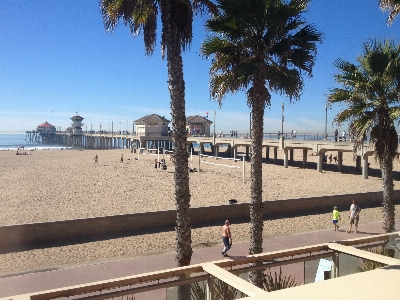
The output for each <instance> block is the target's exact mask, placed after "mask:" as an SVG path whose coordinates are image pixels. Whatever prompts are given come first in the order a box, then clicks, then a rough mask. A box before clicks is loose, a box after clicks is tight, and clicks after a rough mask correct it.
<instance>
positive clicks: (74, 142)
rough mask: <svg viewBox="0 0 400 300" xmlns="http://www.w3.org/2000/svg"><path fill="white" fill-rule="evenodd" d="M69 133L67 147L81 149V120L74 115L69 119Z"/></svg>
mask: <svg viewBox="0 0 400 300" xmlns="http://www.w3.org/2000/svg"><path fill="white" fill-rule="evenodd" d="M71 120H72V124H71V132H70V135H69V143H68V144H69V145H70V146H73V147H82V146H83V130H82V126H83V125H84V124H83V123H82V120H83V118H82V117H81V116H79V115H78V113H76V115H75V116H73V117H71Z"/></svg>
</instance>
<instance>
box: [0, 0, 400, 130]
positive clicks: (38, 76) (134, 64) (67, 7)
mask: <svg viewBox="0 0 400 300" xmlns="http://www.w3.org/2000/svg"><path fill="white" fill-rule="evenodd" d="M377 2H378V1H377V0H362V1H361V0H358V1H354V0H313V1H311V4H310V7H309V10H308V12H307V13H306V14H305V15H304V16H305V18H306V20H307V22H309V23H313V24H314V25H315V26H316V27H317V28H318V29H319V30H320V31H321V32H323V33H324V42H323V43H322V44H319V45H318V56H317V59H316V64H315V67H314V70H313V77H312V78H311V79H306V80H305V87H304V91H303V94H302V96H301V99H300V101H298V102H296V103H293V104H291V103H289V101H288V99H286V98H285V97H281V96H279V95H276V94H273V95H272V105H271V107H270V108H269V109H267V110H266V114H265V118H264V121H265V123H264V132H277V131H278V130H280V128H281V113H282V108H281V107H282V102H285V123H284V131H285V132H286V131H290V130H292V129H294V130H297V132H298V133H299V134H300V133H323V132H324V128H325V101H326V97H325V96H324V94H326V92H327V91H328V90H329V89H330V88H332V87H334V86H335V82H334V80H333V74H334V73H335V72H336V69H335V68H334V67H333V62H334V61H335V59H337V58H339V57H340V58H343V59H346V60H349V61H351V62H355V59H356V57H357V55H359V54H360V53H361V50H362V45H363V42H364V41H365V40H367V39H371V38H373V39H374V38H378V39H387V38H389V39H394V40H395V41H396V43H399V42H400V20H396V21H395V22H394V24H393V25H392V26H391V27H388V26H387V25H386V18H387V13H383V12H381V11H380V10H379V8H378V5H377ZM204 20H205V19H204V17H203V19H201V18H200V17H197V18H196V19H195V22H194V39H193V42H192V45H191V48H190V50H189V51H187V52H186V53H185V54H184V56H183V62H184V76H185V83H186V115H188V116H189V115H197V114H198V115H203V116H204V115H205V113H206V112H207V111H208V112H209V115H210V119H211V120H212V121H213V119H214V116H213V115H214V110H215V111H216V130H217V131H220V130H222V131H224V132H228V131H230V130H237V131H238V132H239V133H247V132H248V131H249V112H250V109H249V108H248V107H247V104H246V97H245V94H244V93H243V92H241V93H238V94H236V95H227V97H226V98H225V100H224V103H223V106H222V107H221V108H220V107H219V105H218V104H217V103H216V102H215V101H214V100H212V99H210V94H209V73H208V72H209V67H210V61H208V60H206V59H203V58H202V57H200V55H199V48H200V44H201V42H202V40H203V39H204V37H205V36H206V33H205V31H204V26H203V23H204ZM159 29H161V25H159ZM159 41H160V40H159V39H158V41H157V46H156V48H155V52H154V54H153V55H152V56H151V57H147V56H145V50H144V46H143V39H142V37H141V36H138V37H133V36H132V35H130V33H129V30H128V29H127V28H126V27H125V26H124V25H123V24H121V25H119V27H117V29H116V30H115V31H114V32H113V33H110V32H106V31H105V30H104V26H103V22H102V18H101V13H100V9H99V1H97V0H71V1H62V0H31V1H24V0H1V1H0V133H5V132H16V131H22V132H25V131H26V130H33V129H35V128H36V126H37V125H39V124H41V123H43V122H44V121H48V122H49V123H51V124H53V125H54V126H57V127H59V126H61V129H65V128H66V127H68V126H69V125H70V124H71V120H70V119H69V118H70V117H72V116H73V115H75V112H79V114H80V115H81V116H82V117H84V121H83V122H84V123H85V125H86V126H87V129H88V130H89V129H90V128H91V127H93V129H94V130H99V128H100V123H101V124H102V128H103V129H105V130H108V128H109V127H110V126H111V123H112V122H113V123H114V130H119V129H120V128H121V129H122V130H125V129H127V128H128V130H131V128H132V122H133V121H134V120H136V119H139V118H140V117H143V116H145V115H147V114H151V113H156V114H159V115H161V116H165V117H166V118H167V119H171V118H170V105H169V103H170V102H169V101H170V99H169V92H168V87H167V68H166V60H162V59H161V49H160V43H159ZM338 111H339V107H338V106H337V107H336V106H335V107H332V108H331V109H329V110H328V133H332V132H333V130H334V128H333V127H332V121H333V117H334V115H335V114H336V113H337V112H338ZM341 129H343V127H342V128H341Z"/></svg>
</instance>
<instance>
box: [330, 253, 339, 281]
mask: <svg viewBox="0 0 400 300" xmlns="http://www.w3.org/2000/svg"><path fill="white" fill-rule="evenodd" d="M331 272H332V273H331V278H336V277H339V252H335V253H334V254H333V255H332V269H331Z"/></svg>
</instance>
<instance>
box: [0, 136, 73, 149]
mask: <svg viewBox="0 0 400 300" xmlns="http://www.w3.org/2000/svg"><path fill="white" fill-rule="evenodd" d="M21 147H23V148H24V150H44V149H46V150H61V149H69V148H71V147H66V146H65V145H63V144H54V143H51V144H50V143H49V144H45V143H42V142H40V141H29V137H28V136H27V135H26V134H25V133H10V134H0V151H1V150H17V149H18V148H21Z"/></svg>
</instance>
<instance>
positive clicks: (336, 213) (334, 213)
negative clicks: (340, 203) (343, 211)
mask: <svg viewBox="0 0 400 300" xmlns="http://www.w3.org/2000/svg"><path fill="white" fill-rule="evenodd" d="M339 219H340V213H339V211H338V209H337V206H335V207H334V208H333V211H332V224H333V226H335V229H334V231H336V230H339V225H338V222H339Z"/></svg>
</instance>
